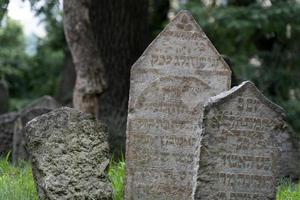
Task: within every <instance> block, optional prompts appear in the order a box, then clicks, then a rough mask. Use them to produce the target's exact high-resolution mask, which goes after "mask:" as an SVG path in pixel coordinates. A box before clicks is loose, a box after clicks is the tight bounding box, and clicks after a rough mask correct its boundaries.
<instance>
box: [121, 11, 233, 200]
mask: <svg viewBox="0 0 300 200" xmlns="http://www.w3.org/2000/svg"><path fill="white" fill-rule="evenodd" d="M230 77H231V72H230V69H229V67H228V66H227V64H226V63H225V62H224V60H223V59H222V57H221V56H220V55H219V54H218V52H217V51H216V49H215V48H214V47H213V45H212V44H211V42H210V41H209V39H208V38H207V37H206V35H205V34H204V33H203V31H202V30H201V28H200V27H199V26H198V25H197V23H196V22H195V20H194V19H193V17H192V16H191V15H190V14H189V13H188V12H186V11H182V12H180V13H179V14H178V15H177V16H176V17H175V18H174V19H173V20H172V21H171V22H170V23H169V24H168V25H167V26H166V28H165V29H164V30H163V31H162V33H161V34H160V35H159V36H158V37H157V38H156V39H155V40H154V41H153V42H152V43H151V44H150V45H149V47H148V48H147V49H146V50H145V52H144V54H143V55H142V56H141V57H140V58H139V60H138V61H137V62H136V63H135V64H134V66H133V67H132V70H131V85H130V100H129V110H128V122H127V141H126V189H125V199H127V200H132V199H133V200H135V199H149V200H150V199H151V200H153V199H163V200H168V199H169V200H182V199H185V198H187V199H193V193H194V190H195V187H196V177H197V167H198V159H199V157H198V154H199V153H198V151H199V145H200V132H199V123H198V121H199V116H202V112H203V109H202V106H203V104H204V103H205V101H206V100H207V99H208V98H209V97H210V96H213V95H216V94H218V93H220V92H222V91H226V90H227V89H229V87H230Z"/></svg>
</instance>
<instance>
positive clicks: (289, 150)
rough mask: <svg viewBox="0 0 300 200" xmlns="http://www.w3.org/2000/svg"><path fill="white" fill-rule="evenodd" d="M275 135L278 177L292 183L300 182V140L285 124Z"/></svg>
mask: <svg viewBox="0 0 300 200" xmlns="http://www.w3.org/2000/svg"><path fill="white" fill-rule="evenodd" d="M281 129H282V130H281V132H280V134H277V135H276V140H277V143H278V144H279V148H280V152H281V154H280V162H279V167H280V168H279V176H280V177H287V178H289V179H291V180H293V181H297V180H300V138H299V135H298V134H297V133H295V132H294V131H293V129H292V128H291V127H290V126H289V125H288V124H285V125H284V126H283V127H281Z"/></svg>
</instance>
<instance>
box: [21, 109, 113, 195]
mask: <svg viewBox="0 0 300 200" xmlns="http://www.w3.org/2000/svg"><path fill="white" fill-rule="evenodd" d="M25 131H26V133H25V140H26V144H27V148H28V150H29V153H30V157H31V163H32V172H33V175H34V180H35V182H36V184H37V188H38V194H39V198H40V199H43V200H44V199H46V200H66V199H86V200H92V199H97V200H98V199H100V200H101V199H111V196H112V188H111V184H110V183H109V180H108V177H107V174H106V169H107V166H108V164H109V157H110V156H109V148H108V142H107V136H108V130H107V127H106V126H105V125H104V124H102V123H100V122H98V121H96V119H94V117H93V116H91V115H89V114H85V113H82V112H79V111H77V110H74V109H71V108H66V107H65V108H59V109H56V110H54V111H52V112H49V113H47V114H44V115H41V116H39V117H36V118H34V119H33V120H31V121H30V122H29V123H28V124H27V126H26V127H25Z"/></svg>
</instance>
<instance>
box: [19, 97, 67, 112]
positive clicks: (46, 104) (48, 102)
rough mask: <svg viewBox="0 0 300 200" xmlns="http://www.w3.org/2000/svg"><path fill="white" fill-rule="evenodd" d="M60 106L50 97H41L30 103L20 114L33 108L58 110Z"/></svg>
mask: <svg viewBox="0 0 300 200" xmlns="http://www.w3.org/2000/svg"><path fill="white" fill-rule="evenodd" d="M60 106H61V105H60V104H59V103H58V102H57V101H56V100H55V99H54V98H53V97H51V96H42V97H40V98H38V99H36V100H34V101H33V102H32V103H30V104H29V105H27V106H26V107H25V108H24V109H23V110H22V111H21V112H22V113H25V112H28V111H29V110H32V109H34V108H49V109H56V108H59V107H60Z"/></svg>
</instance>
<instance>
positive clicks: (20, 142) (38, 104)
mask: <svg viewBox="0 0 300 200" xmlns="http://www.w3.org/2000/svg"><path fill="white" fill-rule="evenodd" d="M60 106H61V105H60V104H59V103H58V102H57V101H56V100H55V99H54V98H52V97H51V96H43V97H41V98H38V99H36V100H35V101H33V102H32V103H30V104H29V105H27V106H26V107H25V108H23V109H22V110H21V111H20V113H19V116H18V118H17V119H16V121H15V124H14V134H13V140H12V143H13V148H12V160H13V163H14V164H17V162H18V160H28V156H29V155H28V153H27V150H26V149H25V141H24V130H23V129H24V127H25V125H26V123H27V122H29V121H30V120H32V119H33V118H35V117H37V116H39V115H42V114H44V113H47V112H50V111H51V110H53V109H56V108H58V107H60Z"/></svg>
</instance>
